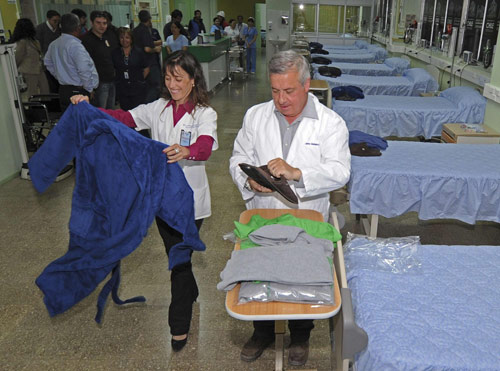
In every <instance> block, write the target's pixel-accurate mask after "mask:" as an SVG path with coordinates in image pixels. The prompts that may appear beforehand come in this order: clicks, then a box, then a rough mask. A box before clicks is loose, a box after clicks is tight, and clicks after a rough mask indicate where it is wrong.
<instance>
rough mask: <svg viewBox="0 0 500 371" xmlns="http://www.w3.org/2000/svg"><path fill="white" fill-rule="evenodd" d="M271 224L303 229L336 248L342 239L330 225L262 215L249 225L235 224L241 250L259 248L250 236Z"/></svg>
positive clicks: (253, 218) (294, 218) (300, 219)
mask: <svg viewBox="0 0 500 371" xmlns="http://www.w3.org/2000/svg"><path fill="white" fill-rule="evenodd" d="M271 224H281V225H289V226H295V227H299V228H302V229H303V230H304V231H305V232H306V233H307V234H309V235H311V236H313V237H316V238H323V239H326V240H330V241H332V242H333V243H334V246H337V244H336V242H337V241H339V240H341V239H342V235H341V234H340V232H339V231H337V230H336V229H335V227H334V226H333V225H331V224H330V223H325V222H317V221H314V220H310V219H302V218H297V217H295V216H293V215H291V214H284V215H281V216H279V217H277V218H274V219H265V218H263V217H262V216H260V215H254V216H252V218H251V219H250V221H249V222H248V224H242V223H240V222H236V221H235V222H234V225H235V226H236V228H235V229H234V234H235V236H236V237H238V238H239V239H240V240H241V243H240V248H241V249H242V250H244V249H248V248H249V247H254V246H257V244H255V243H253V242H252V241H251V240H250V239H249V238H248V235H249V234H250V233H252V232H254V231H256V230H257V229H259V228H260V227H263V226H265V225H271Z"/></svg>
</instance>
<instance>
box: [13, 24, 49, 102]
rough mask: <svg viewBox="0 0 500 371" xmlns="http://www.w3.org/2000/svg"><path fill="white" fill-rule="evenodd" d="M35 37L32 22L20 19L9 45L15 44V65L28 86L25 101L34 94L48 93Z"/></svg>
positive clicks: (40, 49) (40, 50)
mask: <svg viewBox="0 0 500 371" xmlns="http://www.w3.org/2000/svg"><path fill="white" fill-rule="evenodd" d="M35 35H36V30H35V26H34V25H33V22H31V20H29V19H28V18H21V19H19V20H18V21H17V22H16V27H15V28H14V34H13V35H12V38H11V39H10V42H11V43H16V56H15V57H16V65H17V70H18V71H19V72H20V73H22V74H23V76H24V80H25V81H26V85H27V86H28V90H27V91H26V93H25V96H26V98H27V99H29V97H31V96H32V95H35V94H48V93H49V84H48V82H47V78H46V77H45V72H44V71H43V65H42V58H43V57H42V47H41V46H40V42H39V41H38V40H37V39H35ZM27 99H26V100H27Z"/></svg>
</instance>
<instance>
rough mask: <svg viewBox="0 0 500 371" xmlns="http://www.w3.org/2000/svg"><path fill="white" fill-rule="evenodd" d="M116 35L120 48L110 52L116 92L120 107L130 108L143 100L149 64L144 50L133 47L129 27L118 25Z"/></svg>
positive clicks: (132, 38) (132, 37)
mask: <svg viewBox="0 0 500 371" xmlns="http://www.w3.org/2000/svg"><path fill="white" fill-rule="evenodd" d="M118 37H119V40H120V45H121V48H116V49H115V50H113V52H112V53H111V58H112V59H113V65H114V66H115V75H116V94H117V97H118V102H120V107H121V109H123V110H127V111H128V110H130V109H132V108H135V107H137V106H138V105H139V104H142V103H143V102H144V96H145V90H146V81H145V78H146V76H147V75H148V73H149V66H148V62H147V60H146V57H145V55H144V52H143V51H142V50H141V49H139V48H135V47H134V36H133V34H132V30H131V29H130V28H125V27H120V28H119V29H118Z"/></svg>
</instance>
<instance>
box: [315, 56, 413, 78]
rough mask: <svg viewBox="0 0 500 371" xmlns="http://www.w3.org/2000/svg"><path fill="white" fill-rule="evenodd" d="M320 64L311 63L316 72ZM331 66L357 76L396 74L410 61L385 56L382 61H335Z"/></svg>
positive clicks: (408, 64) (407, 66)
mask: <svg viewBox="0 0 500 371" xmlns="http://www.w3.org/2000/svg"><path fill="white" fill-rule="evenodd" d="M321 66H323V65H322V64H315V63H313V64H312V67H313V69H314V71H315V72H316V71H317V70H318V68H319V67H321ZM331 66H333V67H337V68H339V69H340V70H341V71H342V74H347V75H357V76H397V75H401V74H402V73H403V71H405V70H407V69H408V68H409V67H410V62H409V61H407V60H405V59H403V58H398V57H394V58H387V59H386V60H385V61H384V63H342V62H335V63H332V64H331Z"/></svg>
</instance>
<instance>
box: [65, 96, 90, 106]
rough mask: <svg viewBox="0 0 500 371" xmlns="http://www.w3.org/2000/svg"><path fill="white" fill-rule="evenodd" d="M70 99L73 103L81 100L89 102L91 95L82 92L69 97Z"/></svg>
mask: <svg viewBox="0 0 500 371" xmlns="http://www.w3.org/2000/svg"><path fill="white" fill-rule="evenodd" d="M69 100H70V101H71V103H72V104H78V103H80V102H87V103H89V97H87V96H86V95H82V94H77V95H73V96H72V97H71V98H69Z"/></svg>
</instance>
